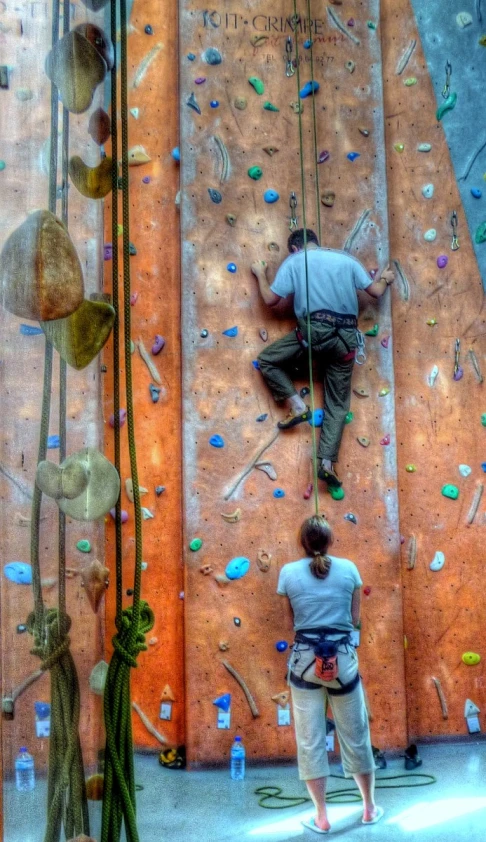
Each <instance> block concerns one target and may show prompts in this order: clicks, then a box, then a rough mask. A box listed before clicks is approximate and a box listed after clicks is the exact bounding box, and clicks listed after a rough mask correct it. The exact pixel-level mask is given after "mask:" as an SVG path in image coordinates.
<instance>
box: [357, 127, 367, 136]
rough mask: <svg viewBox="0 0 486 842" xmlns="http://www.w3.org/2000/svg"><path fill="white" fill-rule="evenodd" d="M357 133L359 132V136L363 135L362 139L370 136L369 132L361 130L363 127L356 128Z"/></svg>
mask: <svg viewBox="0 0 486 842" xmlns="http://www.w3.org/2000/svg"><path fill="white" fill-rule="evenodd" d="M358 131H359V133H360V134H362V135H363V137H369V136H370V130H369V129H365V128H363V126H358Z"/></svg>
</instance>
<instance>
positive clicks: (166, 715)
mask: <svg viewBox="0 0 486 842" xmlns="http://www.w3.org/2000/svg"><path fill="white" fill-rule="evenodd" d="M159 717H160V719H172V702H161V705H160V713H159Z"/></svg>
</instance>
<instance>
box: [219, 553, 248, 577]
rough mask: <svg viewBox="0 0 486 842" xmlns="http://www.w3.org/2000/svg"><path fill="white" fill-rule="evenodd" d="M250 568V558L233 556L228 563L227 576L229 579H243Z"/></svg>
mask: <svg viewBox="0 0 486 842" xmlns="http://www.w3.org/2000/svg"><path fill="white" fill-rule="evenodd" d="M249 569H250V559H249V558H245V557H244V556H237V557H236V558H232V559H231V561H230V562H229V563H228V564H227V565H226V570H225V571H224V572H225V573H226V576H227V577H228V579H242V578H243V576H245V575H246V574H247V573H248V571H249Z"/></svg>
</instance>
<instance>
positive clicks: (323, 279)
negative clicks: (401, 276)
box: [251, 228, 394, 488]
mask: <svg viewBox="0 0 486 842" xmlns="http://www.w3.org/2000/svg"><path fill="white" fill-rule="evenodd" d="M288 249H289V252H290V256H289V257H287V258H286V259H285V260H284V262H283V263H282V265H281V266H280V267H279V269H278V271H277V274H276V276H275V280H274V281H273V283H272V284H270V283H269V281H268V278H267V265H266V263H265V261H263V260H257V261H255V262H254V263H252V265H251V271H252V272H253V274H254V275H255V277H256V278H257V281H258V287H259V290H260V294H261V296H262V298H263V300H264V302H265V304H268V306H269V307H275V306H276V305H277V304H278V303H279V302H280V301H281V299H282V298H287V297H288V296H290V295H293V306H294V312H295V315H296V317H297V327H296V328H295V330H294V331H292V333H289V334H287V335H286V336H283V337H282V338H281V339H277V341H276V342H274V343H273V344H272V345H269V347H268V348H265V350H264V351H262V353H261V354H260V355H259V357H258V362H259V365H260V371H261V373H262V375H263V377H264V379H265V380H266V382H267V384H268V386H269V388H270V391H271V392H272V395H273V397H274V398H275V400H276V401H277V402H278V401H286V404H287V407H288V409H289V414H288V415H287V417H286V418H284V419H283V420H282V421H279V422H278V427H279V428H280V429H281V430H289V429H291V428H292V427H295V426H296V425H297V424H301V423H302V422H303V421H308V420H309V419H310V417H311V411H310V409H309V407H308V406H307V405H306V404H305V403H304V401H303V400H302V398H301V396H300V395H299V394H298V393H297V392H296V390H295V386H294V384H293V383H292V380H291V379H290V377H289V374H288V369H289V367H290V366H292V365H293V364H295V363H296V362H298V360H299V358H301V357H302V355H303V354H306V353H307V348H308V345H307V319H306V315H307V284H306V277H307V279H308V294H309V312H310V327H311V345H312V352H313V354H314V355H315V358H316V359H318V360H319V362H320V364H321V365H322V367H323V370H324V413H325V416H324V423H323V425H322V429H321V436H320V440H319V447H318V451H317V455H318V459H319V462H320V466H319V470H318V476H319V479H321V480H323V481H324V482H326V483H327V484H328V485H329V486H331V487H334V488H339V487H340V486H341V485H342V483H341V480H340V479H339V477H338V475H337V473H336V468H335V463H336V462H337V461H338V455H339V447H340V444H341V437H342V434H343V428H344V424H345V418H346V414H347V412H348V410H349V404H350V399H351V377H352V374H353V367H354V359H355V354H356V348H357V346H358V330H357V326H358V321H357V316H358V297H357V290H358V289H363V290H365V291H366V292H367V293H368V295H371V296H372V298H381V296H382V295H383V294H384V292H385V291H386V288H387V287H388V286H389V285H390V284H391V283H393V281H394V274H393V272H392V270H391V269H390V268H388V267H387V268H386V269H385V270H384V271H383V272H381V274H380V276H379V278H378V279H377V280H374V281H373V280H371V278H370V276H369V275H368V273H367V272H366V270H365V269H364V267H363V266H362V265H361V263H359V261H358V260H356V259H355V258H354V257H351V255H349V254H347V253H346V252H343V251H336V250H334V249H325V248H321V247H320V246H319V242H318V239H317V236H316V234H315V233H314V231H311V230H310V229H309V228H308V229H306V231H304V229H303V228H301V229H299V230H298V231H293V232H292V234H291V235H290V237H289V239H288ZM306 255H307V272H306Z"/></svg>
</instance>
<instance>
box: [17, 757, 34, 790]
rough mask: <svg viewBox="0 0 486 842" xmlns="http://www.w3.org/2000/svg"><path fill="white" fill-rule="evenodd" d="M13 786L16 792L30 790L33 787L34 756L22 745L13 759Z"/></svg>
mask: <svg viewBox="0 0 486 842" xmlns="http://www.w3.org/2000/svg"><path fill="white" fill-rule="evenodd" d="M15 786H16V787H17V790H18V792H32V790H33V789H34V787H35V769H34V758H33V757H32V755H30V754H29V752H28V751H27V749H26V748H25V747H24V746H23V747H22V748H21V749H20V751H19V753H18V755H17V757H16V759H15Z"/></svg>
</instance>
